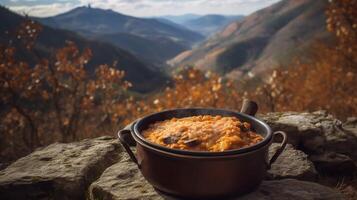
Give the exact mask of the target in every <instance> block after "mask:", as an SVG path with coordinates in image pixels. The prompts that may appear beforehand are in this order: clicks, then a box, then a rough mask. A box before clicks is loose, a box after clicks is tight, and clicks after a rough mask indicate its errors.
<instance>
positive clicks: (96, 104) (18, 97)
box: [0, 20, 131, 150]
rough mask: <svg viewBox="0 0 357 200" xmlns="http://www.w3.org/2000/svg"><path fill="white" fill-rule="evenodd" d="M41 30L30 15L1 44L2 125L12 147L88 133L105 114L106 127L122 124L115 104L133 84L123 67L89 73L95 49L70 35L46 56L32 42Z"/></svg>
mask: <svg viewBox="0 0 357 200" xmlns="http://www.w3.org/2000/svg"><path fill="white" fill-rule="evenodd" d="M40 31H41V26H40V25H39V24H37V23H36V22H34V21H32V20H26V21H25V22H24V23H22V24H21V25H20V26H19V29H17V30H16V31H15V32H14V33H16V37H15V38H16V41H9V43H8V44H2V45H1V46H0V106H1V107H2V108H3V109H2V111H1V113H0V117H1V122H0V129H1V131H2V133H3V134H4V135H5V136H3V135H2V137H3V138H4V139H6V140H7V141H8V144H9V145H8V147H9V148H10V147H11V146H12V148H13V149H16V148H18V147H19V146H21V145H19V142H18V140H19V138H22V141H23V143H24V144H25V145H26V146H27V147H28V148H29V149H30V150H33V149H34V148H36V147H38V146H40V145H41V144H48V143H50V142H54V141H63V142H69V141H74V140H76V139H78V136H79V135H80V136H81V137H80V138H83V137H90V136H93V135H95V134H98V133H96V132H95V129H94V130H93V127H95V126H97V125H98V124H99V123H103V120H101V119H103V118H104V119H106V118H109V119H110V123H109V125H108V127H107V128H110V126H111V125H112V126H115V127H118V125H119V124H120V120H121V119H119V116H118V115H117V114H116V113H115V109H114V108H115V107H117V106H118V105H122V104H123V99H125V98H127V97H126V90H127V89H128V88H129V87H130V86H131V84H130V83H129V82H127V81H125V80H124V76H125V73H124V71H120V70H117V69H116V63H113V64H112V65H100V66H98V67H97V68H96V70H95V74H94V75H93V74H89V73H88V72H87V69H86V66H87V63H88V62H89V60H90V59H91V57H92V53H91V50H90V49H88V48H84V49H82V50H80V49H79V48H78V47H77V46H76V45H75V44H74V43H73V42H70V41H67V42H66V43H65V44H64V45H65V46H64V47H63V48H60V49H58V50H56V51H55V52H54V53H53V55H51V56H50V57H46V58H43V57H41V54H40V53H39V52H37V51H36V49H35V48H34V46H35V45H36V39H37V36H38V34H39V32H40ZM14 44H16V45H17V46H16V47H17V48H21V50H22V51H23V50H26V51H28V52H30V54H31V55H32V58H35V61H36V64H34V65H31V64H29V63H27V62H26V61H22V60H21V58H20V57H19V56H17V51H18V49H16V47H15V45H14ZM19 44H21V45H20V46H19ZM123 108H124V109H125V108H126V107H125V106H123ZM103 116H104V117H103ZM104 121H105V120H104ZM91 128H92V130H91V131H90V132H89V131H88V130H90V129H91ZM79 130H81V131H79ZM78 132H81V133H80V134H78ZM20 135H21V137H19V136H20ZM10 144H12V145H10Z"/></svg>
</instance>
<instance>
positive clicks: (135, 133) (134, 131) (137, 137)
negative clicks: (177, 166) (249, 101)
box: [130, 108, 273, 157]
mask: <svg viewBox="0 0 357 200" xmlns="http://www.w3.org/2000/svg"><path fill="white" fill-rule="evenodd" d="M185 110H187V111H188V112H189V111H191V112H192V111H198V110H206V111H218V112H225V113H232V115H230V116H235V117H237V116H240V117H242V118H246V119H248V122H252V121H254V122H256V123H257V124H259V126H261V127H262V128H263V129H265V130H266V131H267V134H266V136H265V137H264V139H263V140H262V141H260V142H258V143H257V144H254V145H252V146H249V147H243V148H240V149H233V150H227V151H223V152H209V151H189V150H181V149H173V148H168V147H165V146H162V145H159V144H155V143H153V142H150V141H149V140H147V139H145V138H144V137H143V136H142V134H140V131H139V130H138V129H139V127H140V126H142V125H143V124H142V123H144V121H145V119H148V118H150V117H153V116H154V115H159V114H165V113H170V112H177V111H185ZM217 115H218V114H217ZM192 116H195V115H192ZM237 118H239V117H237ZM165 119H168V118H163V119H162V120H165ZM239 119H240V120H241V118H239ZM130 129H131V130H132V131H131V132H132V135H133V138H134V140H135V141H136V142H138V143H139V144H141V145H144V146H145V147H147V148H150V149H152V150H160V151H161V152H162V151H163V152H167V153H170V154H178V155H189V156H201V157H213V156H228V155H237V154H244V153H248V152H252V151H255V150H258V149H260V148H262V147H264V146H266V145H269V144H270V143H271V140H272V138H273V134H272V130H271V128H270V127H269V125H267V124H266V123H265V122H263V121H261V120H260V119H257V118H255V117H253V116H250V115H247V114H244V113H240V112H236V111H233V110H226V109H217V108H177V109H170V110H164V111H161V112H156V113H152V114H149V115H147V116H145V117H143V118H141V119H138V120H137V121H136V122H135V123H133V124H132V126H131V127H130Z"/></svg>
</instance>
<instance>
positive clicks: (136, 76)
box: [0, 6, 168, 92]
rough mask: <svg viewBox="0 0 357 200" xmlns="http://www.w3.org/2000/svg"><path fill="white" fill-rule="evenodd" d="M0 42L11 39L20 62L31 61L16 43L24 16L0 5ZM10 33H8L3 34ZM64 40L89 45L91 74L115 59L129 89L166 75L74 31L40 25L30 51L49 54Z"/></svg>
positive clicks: (152, 85)
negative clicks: (131, 85) (40, 27)
mask: <svg viewBox="0 0 357 200" xmlns="http://www.w3.org/2000/svg"><path fill="white" fill-rule="evenodd" d="M0 19H1V23H0V43H1V44H6V43H8V42H9V41H12V43H13V45H14V46H15V47H17V54H18V55H20V57H19V59H20V60H21V61H26V62H29V63H32V64H34V62H35V61H34V59H33V56H32V55H31V54H29V53H28V51H27V50H25V49H24V48H21V46H19V45H18V44H19V42H18V38H17V36H16V34H14V30H15V29H16V28H17V27H18V26H19V25H20V24H21V23H22V22H24V21H25V20H26V19H25V17H23V16H20V15H18V14H15V13H13V12H11V11H10V10H8V9H6V8H4V7H1V6H0ZM7 33H10V34H7ZM66 41H73V42H74V43H76V45H77V46H78V47H79V48H80V49H83V48H86V47H88V48H90V49H91V50H92V53H93V57H92V59H91V60H90V62H89V63H88V65H87V71H88V72H89V73H91V74H93V72H94V70H95V69H96V67H97V66H98V65H100V64H112V63H113V62H114V61H117V62H118V65H117V67H118V69H120V70H124V71H125V72H126V79H127V80H128V81H130V82H132V83H133V86H134V87H133V90H135V91H138V92H148V91H152V90H155V89H157V88H159V87H161V86H162V85H163V84H164V83H165V82H166V81H167V80H168V78H167V77H166V75H164V74H163V73H162V72H160V71H158V70H156V69H155V68H154V67H153V66H152V65H151V64H149V63H146V62H143V61H142V60H140V59H138V58H137V57H135V56H133V55H132V54H131V53H129V52H127V51H125V50H123V49H121V48H118V47H115V46H113V45H110V44H107V43H104V42H99V41H92V40H88V39H85V38H83V37H81V36H79V35H77V34H76V33H73V32H71V31H67V30H60V29H54V28H51V27H48V26H45V25H43V27H42V31H41V33H40V34H39V37H38V39H37V43H36V45H35V47H34V50H35V51H37V52H38V54H40V56H41V57H45V58H46V57H49V56H50V54H52V53H53V51H54V50H55V49H58V48H61V47H63V46H64V45H65V42H66Z"/></svg>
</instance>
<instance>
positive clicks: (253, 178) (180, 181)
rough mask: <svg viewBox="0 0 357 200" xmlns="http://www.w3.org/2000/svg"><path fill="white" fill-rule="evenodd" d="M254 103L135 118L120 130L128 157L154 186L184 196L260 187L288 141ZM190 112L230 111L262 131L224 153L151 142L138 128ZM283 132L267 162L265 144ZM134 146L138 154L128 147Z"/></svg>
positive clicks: (239, 192)
mask: <svg viewBox="0 0 357 200" xmlns="http://www.w3.org/2000/svg"><path fill="white" fill-rule="evenodd" d="M257 109H258V108H257V104H256V103H254V102H252V101H244V103H243V107H242V110H241V112H234V111H229V110H222V109H213V108H187V109H174V110H167V111H163V112H158V113H154V114H151V115H148V116H146V117H143V118H141V119H138V120H136V121H135V122H133V123H132V124H130V125H128V126H127V127H126V128H124V129H123V130H120V131H119V133H118V136H119V139H120V142H121V144H122V145H123V147H124V148H125V150H126V151H127V153H128V154H129V156H130V158H131V159H132V161H133V162H135V163H136V164H137V166H138V168H139V169H140V171H141V173H142V174H143V176H144V177H145V178H146V180H147V181H148V182H149V183H150V184H151V185H152V186H153V187H154V188H155V189H157V190H159V191H161V192H163V193H166V194H170V195H173V196H177V197H183V198H185V199H187V198H190V199H212V198H220V199H222V198H225V197H229V196H239V195H243V194H246V193H248V192H251V191H252V190H254V189H255V188H257V187H258V186H259V184H260V183H261V182H262V180H263V179H264V177H265V174H266V171H267V170H268V169H269V168H270V166H271V164H272V163H273V162H274V161H275V160H276V159H277V157H278V156H279V155H280V154H281V152H282V151H283V150H284V148H285V146H286V142H287V137H286V134H285V133H284V132H282V131H277V132H275V133H272V131H271V129H270V127H269V126H268V125H267V124H266V123H264V122H263V121H261V120H259V119H257V118H255V117H254V114H255V113H256V111H257ZM194 115H221V116H234V117H237V118H238V119H240V120H241V121H244V122H248V123H250V124H251V127H252V130H254V131H255V132H257V133H258V134H260V135H262V136H263V138H264V139H263V140H262V141H261V142H259V143H257V144H255V145H252V146H249V147H246V148H241V149H236V150H229V151H224V152H202V151H188V150H179V149H171V148H167V147H165V146H161V145H158V144H154V143H152V142H150V141H148V140H146V139H145V138H144V137H143V136H142V134H141V133H142V131H143V130H145V129H146V128H148V126H149V125H150V124H152V123H155V122H157V121H162V120H166V119H170V118H173V117H176V118H182V117H189V116H194ZM277 135H281V136H282V138H283V139H282V142H281V147H280V148H279V149H278V150H277V151H276V153H275V154H274V155H273V157H272V158H271V159H270V160H269V161H268V148H269V146H270V145H271V143H272V142H273V137H275V136H277ZM130 146H136V155H135V154H134V153H133V152H132V150H131V149H130Z"/></svg>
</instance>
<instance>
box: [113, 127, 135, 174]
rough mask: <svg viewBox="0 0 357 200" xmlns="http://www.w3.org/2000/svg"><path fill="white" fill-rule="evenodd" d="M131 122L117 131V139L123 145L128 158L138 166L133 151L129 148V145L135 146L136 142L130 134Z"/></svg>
mask: <svg viewBox="0 0 357 200" xmlns="http://www.w3.org/2000/svg"><path fill="white" fill-rule="evenodd" d="M131 125H132V124H130V125H128V126H126V127H125V128H124V129H122V130H120V131H119V132H118V137H119V141H120V143H121V144H122V146H123V147H124V149H125V151H126V152H127V153H128V155H129V157H130V159H131V160H132V161H133V162H134V163H135V164H136V165H137V166H138V167H139V168H140V164H139V162H138V159H137V158H136V156H135V154H134V152H133V151H132V150H131V149H130V146H135V144H136V142H135V140H134V138H133V137H132V136H131V130H130V127H131Z"/></svg>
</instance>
